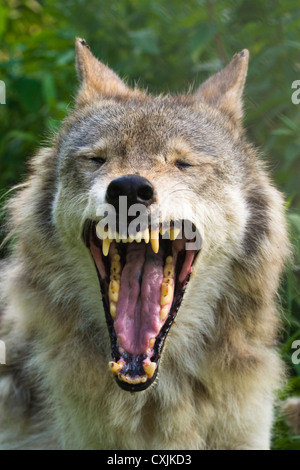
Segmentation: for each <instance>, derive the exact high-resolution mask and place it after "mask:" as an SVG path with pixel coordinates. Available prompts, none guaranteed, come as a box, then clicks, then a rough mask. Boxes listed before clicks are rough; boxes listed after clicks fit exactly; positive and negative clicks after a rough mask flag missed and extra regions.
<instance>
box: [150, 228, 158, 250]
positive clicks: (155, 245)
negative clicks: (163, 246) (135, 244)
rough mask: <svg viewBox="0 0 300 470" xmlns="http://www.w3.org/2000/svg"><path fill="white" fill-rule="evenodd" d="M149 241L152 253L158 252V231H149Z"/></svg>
mask: <svg viewBox="0 0 300 470" xmlns="http://www.w3.org/2000/svg"><path fill="white" fill-rule="evenodd" d="M150 242H151V246H152V250H153V251H154V253H158V251H159V232H158V231H156V232H151V239H150Z"/></svg>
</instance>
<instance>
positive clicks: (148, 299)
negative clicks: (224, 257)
mask: <svg viewBox="0 0 300 470" xmlns="http://www.w3.org/2000/svg"><path fill="white" fill-rule="evenodd" d="M180 225H181V229H180V228H178V222H176V228H175V227H174V224H171V225H169V227H168V228H164V227H163V226H162V225H160V227H159V228H157V229H156V230H155V231H153V232H149V229H147V230H146V231H145V232H144V233H140V232H139V233H138V234H137V235H136V237H135V239H133V238H132V237H129V238H127V237H122V238H121V237H120V235H119V234H118V233H116V234H115V235H112V234H111V233H110V234H109V235H110V238H108V237H107V236H106V235H107V234H105V233H100V231H99V229H98V227H97V222H94V221H90V220H89V221H87V222H86V223H85V227H84V233H83V236H84V241H85V243H86V245H87V247H88V248H89V249H90V252H91V255H92V257H93V260H94V263H95V266H96V269H97V273H98V278H99V281H100V287H101V293H102V300H103V305H104V311H105V317H106V322H107V326H108V330H109V334H110V339H111V348H112V361H111V362H110V363H109V367H110V370H111V372H112V373H113V375H114V376H115V378H116V381H117V383H118V385H119V386H120V387H121V388H123V389H125V390H128V391H131V392H136V391H141V390H145V389H146V388H148V387H149V386H150V385H151V384H152V383H153V382H154V380H155V378H156V376H157V372H158V367H159V361H160V358H161V355H162V350H163V347H164V343H165V340H166V338H167V335H168V332H169V330H170V328H171V326H172V323H173V322H174V319H175V316H176V314H177V311H178V309H179V307H180V304H181V302H182V298H183V294H184V291H185V288H186V286H187V284H188V281H189V279H190V275H191V273H192V266H193V263H194V261H195V258H196V256H197V254H198V252H199V250H197V249H186V247H187V246H188V245H187V244H188V243H189V242H193V240H188V239H187V238H186V236H185V233H184V225H185V224H184V221H182V222H180Z"/></svg>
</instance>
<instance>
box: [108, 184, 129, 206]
mask: <svg viewBox="0 0 300 470" xmlns="http://www.w3.org/2000/svg"><path fill="white" fill-rule="evenodd" d="M106 194H107V199H108V200H110V201H113V200H116V199H118V198H119V196H123V195H124V196H125V195H126V193H125V192H124V188H123V187H122V186H121V185H120V184H119V183H118V182H117V181H112V182H111V183H110V184H109V186H108V188H107V191H106Z"/></svg>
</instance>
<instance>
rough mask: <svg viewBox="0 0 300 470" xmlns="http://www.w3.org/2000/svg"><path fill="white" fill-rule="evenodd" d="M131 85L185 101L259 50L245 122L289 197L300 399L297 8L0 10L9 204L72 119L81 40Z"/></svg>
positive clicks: (0, 167)
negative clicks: (30, 166)
mask: <svg viewBox="0 0 300 470" xmlns="http://www.w3.org/2000/svg"><path fill="white" fill-rule="evenodd" d="M76 36H80V37H83V38H85V39H86V40H87V42H88V43H89V44H90V46H91V48H92V50H93V52H94V53H95V55H96V56H98V57H99V58H101V60H102V61H104V62H105V63H107V64H108V65H109V66H110V67H112V68H113V69H114V70H115V71H116V72H118V73H120V75H121V76H122V77H125V78H126V79H127V80H128V82H129V83H130V84H133V83H134V82H135V81H138V83H139V85H140V86H141V87H147V88H148V89H149V90H150V91H156V92H159V91H164V92H165V91H170V92H178V91H179V90H187V89H188V88H189V85H191V84H195V85H196V84H198V83H200V82H201V81H203V80H204V79H205V78H207V77H208V76H209V75H210V74H212V73H214V72H216V71H217V70H219V69H220V68H221V66H222V65H224V64H225V63H227V62H228V61H229V60H230V58H231V56H232V55H233V54H234V53H235V52H237V51H239V50H242V49H243V48H245V47H246V48H248V49H249V50H250V54H251V59H250V68H249V74H248V80H247V85H246V92H245V110H246V120H245V124H246V126H247V128H248V135H249V137H250V139H251V140H252V141H253V142H255V143H256V145H257V146H258V147H259V148H260V150H261V153H262V155H263V158H265V159H266V161H267V162H268V166H269V168H270V171H271V173H272V175H273V177H274V180H275V183H276V184H277V186H278V187H279V188H281V190H282V191H284V193H285V194H286V198H287V207H288V219H289V222H290V227H291V239H292V242H293V245H294V247H295V255H294V261H293V263H292V266H291V267H290V268H289V269H288V270H287V273H286V275H285V278H284V281H283V285H282V307H283V308H282V310H283V312H284V314H285V324H286V333H285V335H284V336H283V338H282V341H283V347H282V355H283V357H284V358H285V360H286V362H287V364H288V365H289V367H290V371H291V375H292V376H293V377H292V379H290V383H289V387H287V390H286V391H285V392H284V393H283V395H282V397H281V398H282V399H284V397H285V396H286V395H288V394H292V393H294V394H295V393H296V394H299V395H300V366H299V365H298V366H296V365H293V364H291V354H292V351H291V344H292V340H293V339H297V338H300V329H299V325H300V294H299V278H300V243H299V238H300V237H299V235H300V214H299V207H300V195H299V191H298V188H299V169H300V158H299V154H300V146H299V143H300V132H299V129H300V104H299V105H298V106H297V105H295V104H293V103H292V101H291V95H292V92H293V91H294V90H292V88H291V86H292V83H293V81H295V80H297V79H298V80H299V79H300V5H299V2H296V1H295V0H283V1H281V2H278V1H276V0H264V1H263V2H262V1H261V0H244V1H239V0H227V1H218V2H217V1H216V0H189V1H188V2H182V1H180V0H172V2H171V1H169V2H167V1H163V0H151V1H148V0H119V1H114V2H107V1H105V0H90V1H84V0H39V1H38V0H0V41H1V42H0V44H1V47H0V79H1V80H3V81H4V82H5V84H6V90H7V96H6V103H7V104H6V105H0V128H1V135H0V190H1V193H0V195H1V196H2V199H1V201H2V202H4V201H5V199H6V197H7V195H6V191H7V189H8V188H9V187H11V186H12V185H14V184H16V183H18V182H20V181H22V179H23V175H24V174H25V171H26V168H25V163H26V159H27V158H28V157H29V156H30V155H32V154H33V152H34V151H35V150H36V148H37V147H38V145H39V144H40V142H43V141H46V140H47V139H48V136H49V134H50V135H51V132H53V131H55V130H56V129H57V128H58V126H59V123H60V121H61V120H62V118H63V117H64V116H65V115H66V113H67V111H68V107H69V106H70V104H71V103H72V97H73V96H74V94H75V93H76V87H77V81H76V75H75V69H74V38H75V37H76ZM274 448H281V449H288V448H298V449H300V439H299V437H298V438H297V437H295V436H290V435H289V431H288V429H287V428H286V426H285V425H284V423H283V422H282V420H280V419H279V420H278V423H277V424H276V427H275V439H274Z"/></svg>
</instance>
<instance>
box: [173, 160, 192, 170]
mask: <svg viewBox="0 0 300 470" xmlns="http://www.w3.org/2000/svg"><path fill="white" fill-rule="evenodd" d="M175 166H176V167H177V168H178V169H179V170H185V169H186V168H191V167H192V166H193V165H192V164H191V163H189V162H187V161H185V160H176V161H175Z"/></svg>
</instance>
